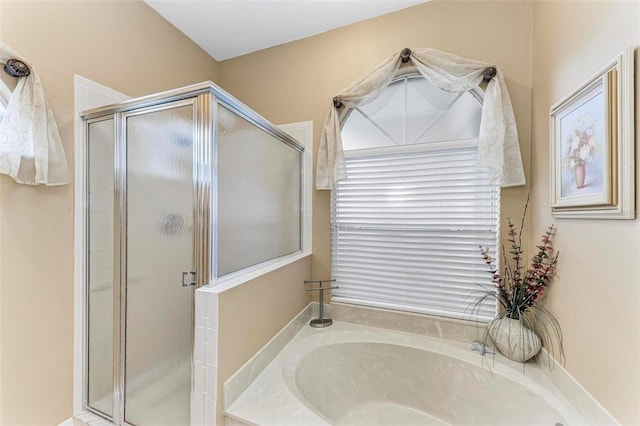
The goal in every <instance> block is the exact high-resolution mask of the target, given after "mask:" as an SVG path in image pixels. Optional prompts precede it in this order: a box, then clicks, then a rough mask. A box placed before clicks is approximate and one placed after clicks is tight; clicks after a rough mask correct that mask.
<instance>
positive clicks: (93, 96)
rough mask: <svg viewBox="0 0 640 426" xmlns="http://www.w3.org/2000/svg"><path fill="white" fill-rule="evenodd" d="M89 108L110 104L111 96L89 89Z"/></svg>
mask: <svg viewBox="0 0 640 426" xmlns="http://www.w3.org/2000/svg"><path fill="white" fill-rule="evenodd" d="M87 104H88V105H87V106H88V108H87V109H91V108H97V107H100V106H104V105H107V104H109V97H108V96H107V95H105V94H103V93H100V92H98V91H95V90H89V92H88V93H87Z"/></svg>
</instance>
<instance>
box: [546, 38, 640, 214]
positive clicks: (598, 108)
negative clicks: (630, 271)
mask: <svg viewBox="0 0 640 426" xmlns="http://www.w3.org/2000/svg"><path fill="white" fill-rule="evenodd" d="M633 76H634V70H633V49H631V48H630V49H627V50H626V51H625V52H623V53H622V54H621V55H619V56H618V57H617V58H616V60H615V61H614V62H612V63H611V64H609V65H608V66H607V67H605V69H604V70H602V71H601V72H600V73H598V74H597V75H596V76H594V77H592V78H591V79H589V81H587V82H586V83H585V84H583V85H582V86H580V88H579V89H578V90H576V91H574V92H573V93H571V94H570V95H569V96H567V97H566V98H564V99H563V100H561V101H560V102H558V103H556V104H555V105H553V106H552V107H551V110H550V113H549V117H550V122H549V130H550V135H549V137H550V144H549V145H550V166H551V188H550V195H551V200H550V201H551V214H552V215H553V216H555V217H568V218H594V219H633V218H634V217H635V175H634V140H635V134H634V115H633V108H634V105H633Z"/></svg>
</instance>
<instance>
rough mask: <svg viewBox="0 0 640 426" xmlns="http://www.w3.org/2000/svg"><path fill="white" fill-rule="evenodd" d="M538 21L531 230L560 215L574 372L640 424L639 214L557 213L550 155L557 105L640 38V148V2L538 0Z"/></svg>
mask: <svg viewBox="0 0 640 426" xmlns="http://www.w3.org/2000/svg"><path fill="white" fill-rule="evenodd" d="M533 22H534V25H533V64H534V73H533V137H532V139H533V143H532V145H533V149H532V164H533V167H532V205H533V210H532V213H533V215H532V222H533V228H534V232H533V234H532V235H541V234H542V232H543V230H544V229H545V227H546V226H548V225H550V224H552V223H553V224H554V225H555V226H556V228H557V234H556V239H555V245H556V248H558V249H559V250H560V251H561V252H562V253H561V255H560V262H559V276H558V277H557V278H556V280H555V281H554V283H553V285H552V288H551V291H550V293H549V295H548V298H549V300H548V302H549V307H550V308H551V310H552V311H553V312H555V313H556V315H557V316H558V319H559V320H560V324H561V325H562V329H563V332H564V343H565V352H566V359H567V361H566V367H567V369H568V370H569V372H570V373H571V374H572V375H573V376H574V377H575V378H576V379H578V381H580V383H581V384H582V385H583V386H584V387H585V388H586V389H587V390H588V391H590V392H591V393H592V394H593V395H594V396H595V397H596V398H597V399H598V400H599V401H600V402H601V403H602V404H603V405H604V406H605V407H606V408H607V409H608V410H609V411H610V412H611V413H612V414H613V415H614V416H615V417H616V418H617V419H618V420H619V421H621V422H622V423H623V424H629V425H630V424H640V362H639V360H640V309H639V307H640V222H639V221H638V219H636V220H624V221H616V220H577V219H552V218H551V216H550V214H549V160H548V159H549V153H548V152H549V139H548V129H549V125H548V117H549V108H550V106H551V105H552V104H554V103H555V102H557V101H559V100H560V99H562V98H563V97H565V96H566V95H568V94H569V93H571V92H572V91H573V90H575V89H577V88H578V87H579V86H580V85H581V84H582V83H583V82H584V81H586V80H587V79H588V78H589V77H591V76H592V75H594V74H595V73H597V72H599V71H600V70H601V69H602V68H603V67H604V66H605V65H606V64H608V63H609V62H610V61H612V60H613V59H614V58H615V57H616V56H617V55H618V54H620V53H621V52H622V51H623V50H624V49H625V48H626V47H628V46H636V76H635V80H636V94H635V96H636V103H635V108H636V154H638V155H637V157H638V158H640V149H639V147H640V144H639V142H640V131H639V130H640V104H639V103H638V102H639V100H640V84H638V83H639V82H640V66H639V64H638V58H637V55H638V50H637V46H638V45H639V44H640V2H638V1H623V2H620V1H602V2H590V1H581V2H546V1H536V2H534V6H533ZM638 164H640V163H638V161H637V160H636V167H637V165H638ZM636 176H637V172H636ZM636 182H637V179H636ZM638 189H639V188H638V184H637V183H636V192H638V191H637V190H638ZM638 199H640V198H638V195H636V200H638ZM636 204H637V201H636Z"/></svg>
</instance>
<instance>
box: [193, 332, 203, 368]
mask: <svg viewBox="0 0 640 426" xmlns="http://www.w3.org/2000/svg"><path fill="white" fill-rule="evenodd" d="M193 338H194V340H195V341H194V344H193V346H194V348H193V360H194V361H197V362H201V363H204V362H205V356H206V354H205V352H204V345H205V340H204V339H206V334H205V331H204V328H203V327H200V326H197V325H196V327H195V331H194V337H193Z"/></svg>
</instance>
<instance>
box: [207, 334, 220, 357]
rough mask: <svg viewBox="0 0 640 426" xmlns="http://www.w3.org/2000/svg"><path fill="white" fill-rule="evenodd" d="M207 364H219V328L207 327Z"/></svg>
mask: <svg viewBox="0 0 640 426" xmlns="http://www.w3.org/2000/svg"><path fill="white" fill-rule="evenodd" d="M206 339H207V364H208V365H218V330H215V329H212V328H207V337H206Z"/></svg>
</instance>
